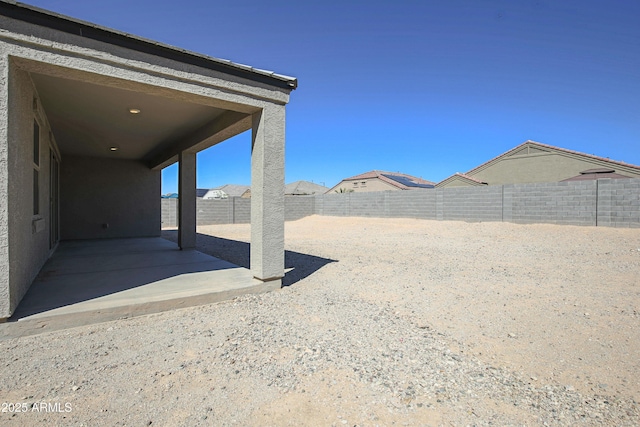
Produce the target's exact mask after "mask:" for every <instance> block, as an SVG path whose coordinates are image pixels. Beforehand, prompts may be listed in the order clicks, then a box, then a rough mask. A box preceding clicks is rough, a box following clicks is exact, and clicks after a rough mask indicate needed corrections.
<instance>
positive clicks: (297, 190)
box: [284, 181, 329, 195]
mask: <svg viewBox="0 0 640 427" xmlns="http://www.w3.org/2000/svg"><path fill="white" fill-rule="evenodd" d="M328 190H329V188H328V187H325V186H323V185H320V184H316V183H314V182H309V181H295V182H292V183H290V184H287V185H285V186H284V194H290V195H304V194H324V193H326V192H327V191H328Z"/></svg>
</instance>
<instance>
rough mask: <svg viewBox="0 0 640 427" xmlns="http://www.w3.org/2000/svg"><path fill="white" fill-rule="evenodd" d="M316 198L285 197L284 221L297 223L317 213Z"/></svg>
mask: <svg viewBox="0 0 640 427" xmlns="http://www.w3.org/2000/svg"><path fill="white" fill-rule="evenodd" d="M315 201H316V198H315V197H314V196H285V198H284V220H285V221H295V220H297V219H300V218H304V217H306V216H310V215H313V214H314V213H315Z"/></svg>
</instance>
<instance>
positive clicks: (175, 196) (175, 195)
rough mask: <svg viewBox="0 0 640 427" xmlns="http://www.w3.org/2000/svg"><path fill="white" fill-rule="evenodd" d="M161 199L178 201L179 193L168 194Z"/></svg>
mask: <svg viewBox="0 0 640 427" xmlns="http://www.w3.org/2000/svg"><path fill="white" fill-rule="evenodd" d="M160 197H161V198H163V199H177V198H178V193H167V194H163V195H162V196H160Z"/></svg>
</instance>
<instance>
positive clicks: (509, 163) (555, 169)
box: [436, 141, 640, 187]
mask: <svg viewBox="0 0 640 427" xmlns="http://www.w3.org/2000/svg"><path fill="white" fill-rule="evenodd" d="M599 178H640V166H635V165H631V164H628V163H624V162H619V161H615V160H610V159H607V158H604V157H598V156H594V155H591V154H585V153H580V152H578V151H572V150H566V149H564V148H559V147H554V146H551V145H546V144H542V143H539V142H535V141H526V142H524V143H522V144H520V145H518V146H517V147H515V148H513V149H511V150H509V151H507V152H506V153H504V154H501V155H499V156H498V157H495V158H493V159H491V160H489V161H488V162H486V163H483V164H481V165H480V166H478V167H475V168H473V169H471V170H470V171H469V172H466V173H464V174H461V173H456V174H454V175H452V176H450V177H448V178H446V179H444V180H442V181H440V182H439V183H438V184H436V187H460V186H474V185H503V184H521V183H534V182H558V181H565V180H568V179H572V180H577V179H599Z"/></svg>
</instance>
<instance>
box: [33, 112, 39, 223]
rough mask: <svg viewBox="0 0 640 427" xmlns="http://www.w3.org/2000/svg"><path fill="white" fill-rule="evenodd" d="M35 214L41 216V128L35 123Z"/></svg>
mask: <svg viewBox="0 0 640 427" xmlns="http://www.w3.org/2000/svg"><path fill="white" fill-rule="evenodd" d="M33 214H34V215H39V214H40V126H38V123H37V122H36V121H35V120H34V122H33Z"/></svg>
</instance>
